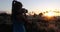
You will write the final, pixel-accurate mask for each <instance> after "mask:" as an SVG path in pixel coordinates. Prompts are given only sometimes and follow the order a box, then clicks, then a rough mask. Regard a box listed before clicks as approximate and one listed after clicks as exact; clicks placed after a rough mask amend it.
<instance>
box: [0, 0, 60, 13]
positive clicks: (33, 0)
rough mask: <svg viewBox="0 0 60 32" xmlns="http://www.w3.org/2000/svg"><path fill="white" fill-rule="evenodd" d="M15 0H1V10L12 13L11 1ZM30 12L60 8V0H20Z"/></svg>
mask: <svg viewBox="0 0 60 32" xmlns="http://www.w3.org/2000/svg"><path fill="white" fill-rule="evenodd" d="M12 1H13V0H0V11H1V10H3V11H6V12H8V13H11V3H12ZM18 1H20V2H22V4H23V7H24V8H26V9H27V10H28V11H29V12H30V11H33V12H35V13H39V12H43V11H50V10H51V11H54V10H56V9H57V10H60V0H18Z"/></svg>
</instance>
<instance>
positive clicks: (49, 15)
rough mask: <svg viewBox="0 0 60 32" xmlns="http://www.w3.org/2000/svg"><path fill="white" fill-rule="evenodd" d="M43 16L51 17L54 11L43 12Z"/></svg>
mask: <svg viewBox="0 0 60 32" xmlns="http://www.w3.org/2000/svg"><path fill="white" fill-rule="evenodd" d="M44 16H48V17H52V16H55V13H54V12H48V13H45V14H44Z"/></svg>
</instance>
